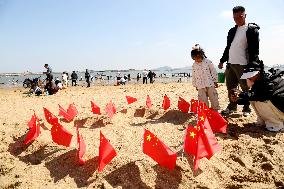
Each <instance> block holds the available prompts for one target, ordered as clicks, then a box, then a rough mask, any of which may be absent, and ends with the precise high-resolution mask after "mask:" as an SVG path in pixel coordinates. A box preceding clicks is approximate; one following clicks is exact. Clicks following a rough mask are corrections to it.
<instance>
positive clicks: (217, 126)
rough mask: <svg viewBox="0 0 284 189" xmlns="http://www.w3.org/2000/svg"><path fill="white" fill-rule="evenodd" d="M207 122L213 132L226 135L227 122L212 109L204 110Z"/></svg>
mask: <svg viewBox="0 0 284 189" xmlns="http://www.w3.org/2000/svg"><path fill="white" fill-rule="evenodd" d="M205 112H206V116H207V119H208V122H209V124H210V126H211V129H212V131H213V132H220V133H227V126H228V122H227V121H226V120H225V119H224V118H223V117H222V116H221V115H220V114H219V113H218V112H216V111H214V110H213V109H211V108H210V109H209V108H207V109H205Z"/></svg>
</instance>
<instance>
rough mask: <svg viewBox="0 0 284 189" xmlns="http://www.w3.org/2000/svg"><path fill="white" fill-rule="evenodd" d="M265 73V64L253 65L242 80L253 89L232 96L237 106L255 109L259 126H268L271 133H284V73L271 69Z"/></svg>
mask: <svg viewBox="0 0 284 189" xmlns="http://www.w3.org/2000/svg"><path fill="white" fill-rule="evenodd" d="M269 72H270V73H265V72H264V71H263V64H262V63H260V64H257V63H251V64H249V65H248V66H247V68H246V69H245V70H244V73H243V75H242V77H241V79H246V82H247V84H248V86H249V87H251V89H250V90H249V91H248V92H241V93H240V94H238V93H237V92H236V94H235V95H232V96H231V100H232V101H234V102H236V103H237V104H242V105H248V104H249V103H250V104H251V105H252V107H253V108H254V110H255V112H256V114H257V116H258V119H257V124H259V125H266V129H267V130H269V131H274V132H276V131H281V130H283V131H284V125H283V122H284V78H283V75H284V71H281V70H274V69H270V70H269Z"/></svg>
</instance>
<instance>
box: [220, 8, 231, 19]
mask: <svg viewBox="0 0 284 189" xmlns="http://www.w3.org/2000/svg"><path fill="white" fill-rule="evenodd" d="M219 16H220V17H221V18H224V19H231V18H232V11H231V10H226V11H223V12H221V14H220V15H219Z"/></svg>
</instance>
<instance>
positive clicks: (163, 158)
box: [143, 129, 177, 170]
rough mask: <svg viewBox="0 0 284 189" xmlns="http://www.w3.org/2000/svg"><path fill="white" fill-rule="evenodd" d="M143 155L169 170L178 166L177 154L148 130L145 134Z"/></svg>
mask: <svg viewBox="0 0 284 189" xmlns="http://www.w3.org/2000/svg"><path fill="white" fill-rule="evenodd" d="M143 153H144V154H147V155H148V156H150V157H151V158H152V159H153V160H154V161H156V162H157V163H158V164H159V165H161V166H163V167H166V168H168V169H169V170H173V169H174V168H175V166H176V159H177V154H176V153H174V152H173V151H172V150H171V149H170V148H169V147H168V146H166V145H165V144H164V143H163V142H162V141H161V140H159V139H158V138H157V136H155V135H154V134H153V133H151V132H150V131H148V130H146V129H145V132H144V142H143Z"/></svg>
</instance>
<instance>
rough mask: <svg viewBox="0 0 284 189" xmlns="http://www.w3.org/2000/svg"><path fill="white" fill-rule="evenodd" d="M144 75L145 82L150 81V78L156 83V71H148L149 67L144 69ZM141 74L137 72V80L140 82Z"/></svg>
mask: <svg viewBox="0 0 284 189" xmlns="http://www.w3.org/2000/svg"><path fill="white" fill-rule="evenodd" d="M142 75H143V78H142V80H143V84H147V83H148V79H149V80H150V83H154V78H155V77H156V73H155V72H153V71H151V70H149V71H147V69H144V71H143V72H142ZM141 77H142V76H141V74H140V73H137V82H139V79H140V78H141Z"/></svg>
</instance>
